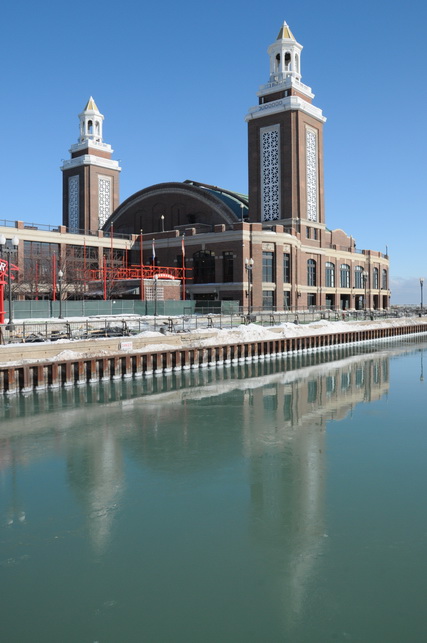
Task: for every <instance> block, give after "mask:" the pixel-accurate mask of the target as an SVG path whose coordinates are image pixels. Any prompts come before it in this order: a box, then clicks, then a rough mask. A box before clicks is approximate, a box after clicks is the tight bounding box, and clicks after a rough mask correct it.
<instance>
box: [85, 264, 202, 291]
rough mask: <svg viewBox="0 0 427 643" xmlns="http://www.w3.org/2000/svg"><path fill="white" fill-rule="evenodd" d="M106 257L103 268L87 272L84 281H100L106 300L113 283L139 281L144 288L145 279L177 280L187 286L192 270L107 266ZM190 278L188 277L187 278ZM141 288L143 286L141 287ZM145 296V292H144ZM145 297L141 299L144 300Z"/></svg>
mask: <svg viewBox="0 0 427 643" xmlns="http://www.w3.org/2000/svg"><path fill="white" fill-rule="evenodd" d="M106 263H107V262H106V261H105V257H104V265H103V266H102V268H96V269H90V270H86V271H85V274H84V279H85V281H86V283H89V282H96V281H99V282H101V283H103V290H104V299H106V298H107V297H106V284H107V283H108V282H111V281H130V280H134V281H138V282H139V283H140V284H141V285H142V288H143V284H144V280H145V279H176V280H179V281H181V283H182V284H183V285H184V286H185V281H186V275H185V273H186V272H187V271H189V270H191V269H190V268H184V267H182V268H171V267H169V266H138V265H136V266H130V267H127V268H126V267H124V266H112V267H111V266H107V265H106ZM187 278H188V277H187ZM140 287H141V286H140ZM142 294H143V290H142ZM142 298H143V297H141V299H142Z"/></svg>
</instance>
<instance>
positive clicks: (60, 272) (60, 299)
mask: <svg viewBox="0 0 427 643" xmlns="http://www.w3.org/2000/svg"><path fill="white" fill-rule="evenodd" d="M63 276H64V273H63V272H62V270H60V271H59V272H58V285H59V319H64V318H63V316H62V278H63Z"/></svg>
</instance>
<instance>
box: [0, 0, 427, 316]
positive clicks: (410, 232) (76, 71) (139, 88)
mask: <svg viewBox="0 0 427 643" xmlns="http://www.w3.org/2000/svg"><path fill="white" fill-rule="evenodd" d="M283 20H286V21H287V22H288V24H289V26H290V27H291V29H292V31H293V33H294V35H295V37H296V39H297V40H298V42H300V43H301V44H302V45H303V46H304V50H303V52H302V58H301V71H302V81H303V82H304V83H306V84H307V85H309V86H310V87H311V88H312V90H313V92H314V93H315V94H316V97H315V99H314V102H315V104H316V105H317V106H318V107H320V108H321V109H322V110H323V112H324V114H325V116H326V117H327V119H328V121H327V123H326V126H325V190H326V217H327V221H326V222H327V225H328V227H330V228H337V227H339V228H343V229H344V230H345V231H346V232H348V233H349V234H352V235H353V236H354V237H355V238H356V241H357V246H358V248H371V249H374V250H381V251H383V252H384V251H385V248H386V246H388V250H389V254H390V259H391V278H392V280H391V289H392V301H393V302H394V303H406V302H407V303H410V302H418V301H419V282H418V279H419V277H420V276H425V277H426V278H427V264H426V251H425V247H426V241H427V240H426V227H427V223H426V221H427V218H426V203H427V156H426V153H425V149H426V137H427V128H426V125H425V114H426V98H427V97H426V93H427V89H426V62H427V38H426V23H427V8H426V4H425V3H424V2H421V0H419V1H416V0H409V2H406V3H404V4H402V3H397V2H395V1H393V0H391V1H389V2H385V1H380V2H367V1H366V0H361V1H359V2H357V3H353V2H342V1H340V2H339V1H338V0H335V1H329V2H328V0H326V1H325V2H323V3H319V2H314V1H313V0H300V1H299V2H298V3H285V4H283V3H280V2H278V3H275V4H272V3H267V4H265V3H256V4H251V3H248V2H243V1H242V0H228V1H227V2H224V1H223V0H219V1H217V2H215V3H210V4H204V3H200V2H195V1H194V0H182V1H181V2H179V3H177V2H171V1H170V0H164V1H163V2H157V3H155V2H153V3H148V2H147V3H141V2H135V1H134V0H122V1H121V2H110V1H106V2H102V3H95V4H90V3H89V4H83V5H79V4H75V3H74V4H72V3H59V2H57V0H56V1H55V2H43V0H42V1H41V2H39V3H33V4H30V3H26V2H19V1H18V2H15V3H14V4H13V5H12V4H9V6H7V7H5V8H3V9H2V25H1V27H0V36H1V43H2V49H3V52H2V63H3V65H2V74H1V76H2V90H3V91H2V100H1V102H0V110H1V123H2V143H3V145H2V154H1V164H2V168H1V177H2V180H3V187H2V198H1V206H2V210H1V213H0V218H1V219H8V220H16V219H20V220H24V221H27V222H34V223H51V224H58V223H59V222H60V221H61V209H62V200H61V199H62V194H61V191H62V184H61V180H62V178H61V172H60V170H59V166H60V165H61V160H62V159H66V158H69V152H68V150H69V147H70V145H71V144H72V143H75V142H76V141H77V137H78V118H77V114H78V113H79V112H80V111H81V110H82V108H83V107H84V105H85V103H86V101H87V99H88V98H89V96H90V95H93V97H94V98H95V101H96V103H97V105H98V107H99V109H100V111H101V112H102V113H103V114H104V116H105V121H104V141H105V142H107V143H110V144H111V145H112V146H113V149H114V150H115V151H114V158H115V159H120V162H121V166H122V168H123V170H122V174H121V200H124V199H125V198H127V197H128V196H130V195H131V194H133V193H134V192H136V191H137V190H140V189H142V188H143V187H146V186H148V185H152V184H154V183H159V182H163V181H182V180H185V179H194V180H196V181H202V182H206V183H213V184H216V185H220V186H222V187H226V188H229V189H234V190H237V191H240V192H244V193H247V146H246V124H245V122H244V116H245V114H246V112H247V110H248V108H249V107H250V106H252V105H255V104H256V92H257V89H258V87H259V85H261V84H262V83H265V82H267V80H268V75H269V60H268V56H267V53H266V49H267V47H268V45H269V44H270V43H271V42H273V41H274V40H275V38H276V36H277V33H278V31H279V28H280V25H281V24H282V22H283Z"/></svg>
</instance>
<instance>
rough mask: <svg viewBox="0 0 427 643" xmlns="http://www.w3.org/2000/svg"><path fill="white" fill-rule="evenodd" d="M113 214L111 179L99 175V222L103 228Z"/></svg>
mask: <svg viewBox="0 0 427 643" xmlns="http://www.w3.org/2000/svg"><path fill="white" fill-rule="evenodd" d="M110 214H111V179H110V178H109V177H105V176H98V224H99V228H102V226H103V225H104V223H105V222H106V220H107V219H108V217H109V216H110Z"/></svg>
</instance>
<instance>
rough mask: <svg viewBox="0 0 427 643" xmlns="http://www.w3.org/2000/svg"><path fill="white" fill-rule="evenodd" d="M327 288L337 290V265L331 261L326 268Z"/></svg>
mask: <svg viewBox="0 0 427 643" xmlns="http://www.w3.org/2000/svg"><path fill="white" fill-rule="evenodd" d="M325 286H326V287H327V288H335V264H333V263H331V262H330V261H327V262H326V266H325Z"/></svg>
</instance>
